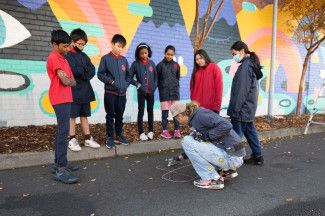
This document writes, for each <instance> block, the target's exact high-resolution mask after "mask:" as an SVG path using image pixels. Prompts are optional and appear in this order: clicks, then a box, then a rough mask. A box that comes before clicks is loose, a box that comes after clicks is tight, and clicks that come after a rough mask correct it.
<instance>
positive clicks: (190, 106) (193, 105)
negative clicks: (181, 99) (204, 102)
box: [184, 101, 199, 116]
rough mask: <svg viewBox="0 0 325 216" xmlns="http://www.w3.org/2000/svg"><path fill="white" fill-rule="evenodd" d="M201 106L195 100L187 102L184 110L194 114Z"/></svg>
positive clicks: (186, 113) (189, 114)
mask: <svg viewBox="0 0 325 216" xmlns="http://www.w3.org/2000/svg"><path fill="white" fill-rule="evenodd" d="M198 107H199V104H198V103H197V102H195V101H191V102H190V103H187V104H186V110H185V112H184V114H185V115H187V116H192V115H193V112H194V110H196V109H197V108H198Z"/></svg>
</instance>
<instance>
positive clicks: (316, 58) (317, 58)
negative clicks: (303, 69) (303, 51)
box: [311, 52, 319, 63]
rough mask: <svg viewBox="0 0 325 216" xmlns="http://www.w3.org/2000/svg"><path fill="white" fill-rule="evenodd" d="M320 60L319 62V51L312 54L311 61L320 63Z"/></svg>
mask: <svg viewBox="0 0 325 216" xmlns="http://www.w3.org/2000/svg"><path fill="white" fill-rule="evenodd" d="M318 62H319V57H318V53H317V52H315V53H314V54H313V55H312V56H311V63H318Z"/></svg>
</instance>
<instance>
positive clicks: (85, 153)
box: [0, 126, 325, 170]
mask: <svg viewBox="0 0 325 216" xmlns="http://www.w3.org/2000/svg"><path fill="white" fill-rule="evenodd" d="M304 131H305V128H285V129H279V130H273V131H264V132H260V133H259V136H260V139H261V140H262V139H276V138H281V137H287V136H297V135H303V134H304ZM308 132H309V133H308V134H314V133H322V132H325V126H313V127H310V128H309V130H308ZM180 142H181V139H178V140H177V139H171V140H154V141H146V142H133V143H131V145H130V146H117V147H116V148H115V151H114V150H107V148H106V147H105V146H101V147H100V148H99V149H90V148H87V147H84V148H83V150H82V151H81V152H72V151H68V160H69V161H82V160H90V159H100V158H108V157H114V156H122V155H131V154H141V153H150V152H160V151H165V150H172V149H180V148H181V144H180ZM53 160H54V152H53V151H52V150H51V151H46V152H25V153H12V154H0V170H5V169H15V168H21V167H30V166H37V165H45V164H52V163H53Z"/></svg>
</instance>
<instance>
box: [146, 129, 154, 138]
mask: <svg viewBox="0 0 325 216" xmlns="http://www.w3.org/2000/svg"><path fill="white" fill-rule="evenodd" d="M154 135H155V134H154V133H153V132H152V131H150V132H149V133H148V135H147V137H148V138H149V139H150V140H152V139H153V136H154Z"/></svg>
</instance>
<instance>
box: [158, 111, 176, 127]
mask: <svg viewBox="0 0 325 216" xmlns="http://www.w3.org/2000/svg"><path fill="white" fill-rule="evenodd" d="M168 113H169V110H162V111H161V124H162V128H163V130H167V126H168V119H167V118H168ZM173 121H174V130H179V122H178V121H177V120H176V118H175V117H174V118H173Z"/></svg>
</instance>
